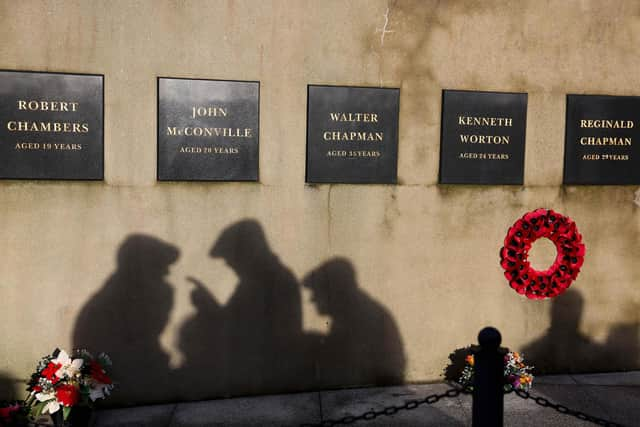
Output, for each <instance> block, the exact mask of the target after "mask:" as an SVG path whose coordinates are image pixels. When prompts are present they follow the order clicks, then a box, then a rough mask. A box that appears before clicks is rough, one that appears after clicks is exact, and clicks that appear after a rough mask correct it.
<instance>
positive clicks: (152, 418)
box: [93, 371, 640, 427]
mask: <svg viewBox="0 0 640 427" xmlns="http://www.w3.org/2000/svg"><path fill="white" fill-rule="evenodd" d="M449 388H450V387H449V386H448V385H447V384H444V383H438V384H425V385H408V386H401V387H383V388H363V389H350V390H338V391H321V392H313V393H299V394H286V395H271V396H261V397H250V398H235V399H221V400H212V401H204V402H192V403H177V404H166V405H153V406H142V407H135V408H125V409H109V410H102V411H97V412H96V414H95V417H94V418H95V419H94V423H93V425H94V427H112V426H113V427H115V426H123V427H134V426H135V427H147V426H149V427H159V426H166V427H187V426H189V427H191V426H247V427H251V426H299V425H301V424H303V423H320V422H321V421H326V420H331V419H339V418H342V417H345V416H348V415H352V416H355V415H359V414H362V413H364V412H367V411H370V410H374V411H379V410H381V409H384V408H385V407H387V406H390V405H396V406H398V405H402V404H404V403H405V402H407V401H409V400H412V399H419V398H422V397H426V396H428V395H431V394H434V393H442V392H444V391H446V390H447V389H449ZM532 394H535V395H538V396H543V397H545V398H546V399H548V400H549V401H552V402H555V403H560V404H562V405H565V406H567V407H568V408H570V409H573V410H576V411H582V412H585V413H587V414H589V415H593V416H597V417H600V418H604V419H607V420H609V421H613V422H616V423H619V424H622V425H625V426H640V371H634V372H625V373H606V374H587V375H554V376H545V377H536V380H535V383H534V388H533V389H532ZM504 421H505V422H504V425H505V426H514V427H515V426H518V427H526V426H563V427H573V426H589V425H595V424H591V423H588V422H586V421H581V420H579V419H577V418H575V417H572V416H569V415H565V414H561V413H558V412H556V411H555V410H553V409H551V408H545V407H541V406H539V405H537V404H536V403H535V402H534V401H533V400H531V399H528V400H525V399H523V398H521V397H519V396H516V395H515V394H514V393H511V394H508V395H506V396H505V416H504ZM351 425H353V426H356V427H359V426H363V427H365V426H367V427H369V426H371V427H373V426H376V427H379V426H389V427H395V426H398V427H400V426H403V427H405V426H406V427H408V426H470V425H471V397H470V396H468V395H460V396H458V397H453V398H445V399H441V400H439V401H438V402H436V403H434V404H432V405H421V406H419V407H418V408H416V409H413V410H405V411H400V412H398V413H397V414H395V415H392V416H383V417H378V418H376V419H375V420H371V421H358V422H356V423H354V424H351Z"/></svg>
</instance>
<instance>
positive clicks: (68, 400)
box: [56, 384, 80, 406]
mask: <svg viewBox="0 0 640 427" xmlns="http://www.w3.org/2000/svg"><path fill="white" fill-rule="evenodd" d="M56 398H57V399H58V402H60V403H61V404H62V405H63V406H73V405H75V404H76V403H78V400H79V399H80V393H79V392H78V389H77V388H75V387H74V386H73V385H71V384H62V385H61V386H60V387H58V388H57V389H56Z"/></svg>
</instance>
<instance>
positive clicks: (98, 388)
mask: <svg viewBox="0 0 640 427" xmlns="http://www.w3.org/2000/svg"><path fill="white" fill-rule="evenodd" d="M111 389H113V384H102V383H98V382H96V383H93V384H92V385H91V391H90V392H89V399H91V401H92V402H95V401H96V400H98V399H104V398H105V397H106V396H109V394H110V393H111Z"/></svg>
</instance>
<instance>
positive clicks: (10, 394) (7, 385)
mask: <svg viewBox="0 0 640 427" xmlns="http://www.w3.org/2000/svg"><path fill="white" fill-rule="evenodd" d="M16 382H17V381H16V380H15V379H13V378H11V377H9V376H7V375H5V374H4V373H3V372H0V401H2V400H7V401H10V400H14V399H16V398H17V394H18V393H16Z"/></svg>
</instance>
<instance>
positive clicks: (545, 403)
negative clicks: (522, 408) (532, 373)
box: [508, 389, 623, 427]
mask: <svg viewBox="0 0 640 427" xmlns="http://www.w3.org/2000/svg"><path fill="white" fill-rule="evenodd" d="M512 391H513V392H515V394H516V395H518V396H519V397H521V398H523V399H531V400H533V401H534V402H535V403H536V404H537V405H540V406H542V407H543V408H552V409H555V410H556V411H557V412H559V413H561V414H565V415H571V416H574V417H576V418H578V419H580V420H582V421H590V422H592V423H594V424H597V425H599V426H607V427H623V426H622V424H618V423H614V422H612V421H607V420H604V419H602V418H598V417H594V416H591V415H588V414H585V413H584V412H580V411H574V410H573V409H569V408H567V407H566V406H564V405H559V404H557V403H553V402H551V401H549V400H548V399H546V398H544V397H542V396H534V395H532V394H531V393H529V392H528V391H524V390H513V389H512V390H510V391H509V392H508V393H511V392H512Z"/></svg>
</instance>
